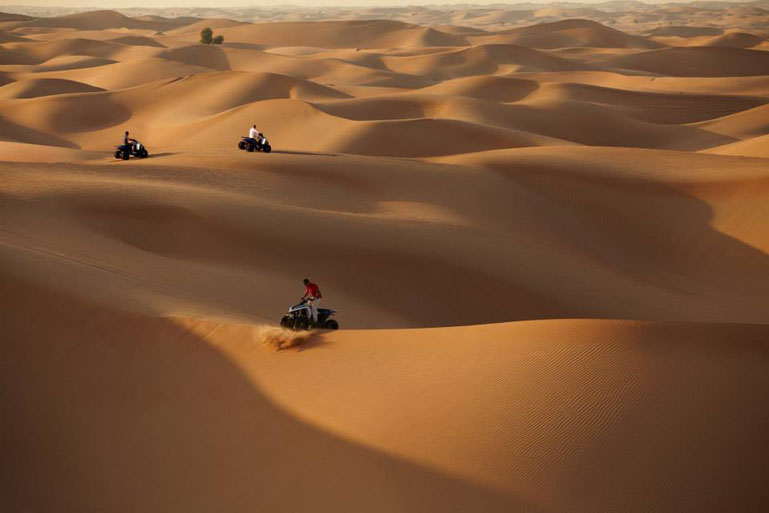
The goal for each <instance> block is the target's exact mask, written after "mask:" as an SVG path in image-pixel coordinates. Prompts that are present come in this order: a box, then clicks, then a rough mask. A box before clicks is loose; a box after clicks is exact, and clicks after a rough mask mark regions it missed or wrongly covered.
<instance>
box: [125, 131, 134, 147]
mask: <svg viewBox="0 0 769 513" xmlns="http://www.w3.org/2000/svg"><path fill="white" fill-rule="evenodd" d="M135 142H136V139H132V138H131V136H130V135H129V133H128V130H126V131H125V135H124V136H123V144H124V145H125V146H127V147H128V148H127V149H133V145H134V143H135Z"/></svg>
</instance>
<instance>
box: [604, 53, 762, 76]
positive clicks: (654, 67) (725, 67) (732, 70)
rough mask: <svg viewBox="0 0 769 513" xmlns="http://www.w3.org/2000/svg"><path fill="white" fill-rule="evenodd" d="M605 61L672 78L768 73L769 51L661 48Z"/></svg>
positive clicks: (611, 64) (612, 64) (625, 67)
mask: <svg viewBox="0 0 769 513" xmlns="http://www.w3.org/2000/svg"><path fill="white" fill-rule="evenodd" d="M606 64H608V65H610V66H615V67H618V68H623V69H632V70H638V71H647V72H651V73H657V74H659V75H669V76H673V77H719V76H728V77H745V76H755V75H769V53H766V52H762V51H757V50H745V49H742V48H719V47H708V48H664V49H662V50H652V51H650V52H645V53H641V54H637V55H630V56H623V57H617V58H613V59H611V60H609V61H607V62H606Z"/></svg>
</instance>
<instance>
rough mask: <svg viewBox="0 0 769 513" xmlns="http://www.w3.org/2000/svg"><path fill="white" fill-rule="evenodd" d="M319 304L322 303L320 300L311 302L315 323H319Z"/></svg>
mask: <svg viewBox="0 0 769 513" xmlns="http://www.w3.org/2000/svg"><path fill="white" fill-rule="evenodd" d="M318 303H320V298H318V299H313V300H312V301H310V312H311V313H312V322H314V323H317V322H318Z"/></svg>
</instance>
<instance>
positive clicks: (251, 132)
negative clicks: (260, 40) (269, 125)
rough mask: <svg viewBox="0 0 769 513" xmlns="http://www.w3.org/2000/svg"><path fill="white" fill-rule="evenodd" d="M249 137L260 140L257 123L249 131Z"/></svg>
mask: <svg viewBox="0 0 769 513" xmlns="http://www.w3.org/2000/svg"><path fill="white" fill-rule="evenodd" d="M248 137H250V138H251V139H253V140H254V141H257V142H258V141H259V131H258V130H257V129H256V125H254V126H252V127H251V129H250V130H249V131H248Z"/></svg>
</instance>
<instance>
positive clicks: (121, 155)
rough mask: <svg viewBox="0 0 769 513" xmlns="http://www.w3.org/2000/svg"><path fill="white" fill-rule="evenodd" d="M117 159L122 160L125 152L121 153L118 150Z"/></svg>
mask: <svg viewBox="0 0 769 513" xmlns="http://www.w3.org/2000/svg"><path fill="white" fill-rule="evenodd" d="M115 158H116V159H118V160H120V159H122V158H123V152H122V151H120V150H117V151H116V152H115Z"/></svg>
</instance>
